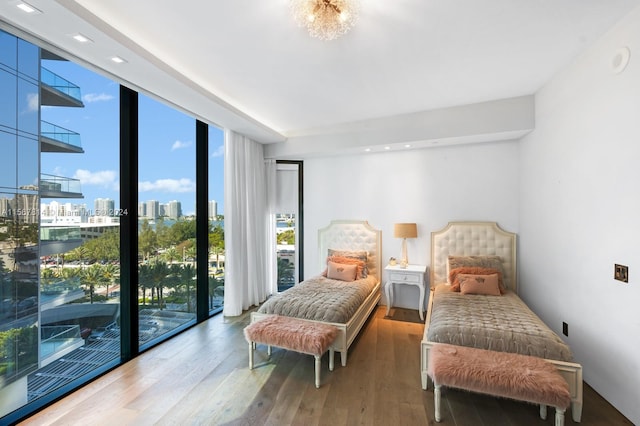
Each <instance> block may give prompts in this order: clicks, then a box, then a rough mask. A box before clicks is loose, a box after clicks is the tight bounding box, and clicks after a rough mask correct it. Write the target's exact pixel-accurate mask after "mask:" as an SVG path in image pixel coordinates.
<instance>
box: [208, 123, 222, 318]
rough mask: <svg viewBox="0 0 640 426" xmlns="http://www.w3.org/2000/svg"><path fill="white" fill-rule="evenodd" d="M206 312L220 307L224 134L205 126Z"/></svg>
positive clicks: (212, 127) (215, 128)
mask: <svg viewBox="0 0 640 426" xmlns="http://www.w3.org/2000/svg"><path fill="white" fill-rule="evenodd" d="M208 142H209V149H208V151H209V161H208V163H209V167H208V169H207V174H208V180H209V196H208V200H209V201H208V206H207V213H208V218H209V277H208V280H209V311H210V312H211V313H214V312H220V311H221V310H222V307H223V304H224V270H225V268H224V260H225V251H224V205H223V202H224V131H223V130H222V129H220V128H218V127H215V126H209V141H208Z"/></svg>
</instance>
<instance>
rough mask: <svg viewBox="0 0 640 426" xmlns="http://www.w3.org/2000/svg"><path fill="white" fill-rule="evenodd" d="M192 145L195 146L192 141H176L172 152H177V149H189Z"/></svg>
mask: <svg viewBox="0 0 640 426" xmlns="http://www.w3.org/2000/svg"><path fill="white" fill-rule="evenodd" d="M191 145H193V142H191V141H188V142H182V141H175V142H174V143H173V145H172V146H171V151H175V150H176V149H182V148H188V147H190V146H191Z"/></svg>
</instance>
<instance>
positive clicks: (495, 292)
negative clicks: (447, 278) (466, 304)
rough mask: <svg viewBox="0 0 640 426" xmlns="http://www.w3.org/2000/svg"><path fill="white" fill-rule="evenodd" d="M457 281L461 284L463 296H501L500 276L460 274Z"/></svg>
mask: <svg viewBox="0 0 640 426" xmlns="http://www.w3.org/2000/svg"><path fill="white" fill-rule="evenodd" d="M457 279H458V281H459V282H460V293H462V294H486V295H489V296H500V287H498V274H491V275H471V274H458V277H457Z"/></svg>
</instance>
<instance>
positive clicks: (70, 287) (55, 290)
mask: <svg viewBox="0 0 640 426" xmlns="http://www.w3.org/2000/svg"><path fill="white" fill-rule="evenodd" d="M80 289H82V284H81V282H80V278H79V277H72V278H67V279H60V278H40V291H41V292H42V294H46V295H55V294H62V293H67V292H70V291H75V290H80Z"/></svg>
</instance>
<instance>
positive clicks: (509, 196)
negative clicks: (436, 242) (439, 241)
mask: <svg viewBox="0 0 640 426" xmlns="http://www.w3.org/2000/svg"><path fill="white" fill-rule="evenodd" d="M517 161H518V143H517V142H496V143H484V144H477V145H466V146H452V147H440V148H429V149H421V150H411V151H409V150H405V151H399V152H385V153H374V154H367V153H363V154H362V155H348V156H340V157H324V158H311V159H306V160H305V161H304V197H305V198H304V230H305V234H304V250H305V251H304V273H305V278H308V277H310V276H313V275H317V274H318V273H319V272H320V265H319V259H320V254H319V253H318V244H317V241H318V240H317V234H318V229H320V228H323V227H325V226H327V225H328V224H329V222H330V221H331V220H335V219H358V220H367V221H369V223H370V224H371V225H372V226H374V227H376V228H378V229H381V230H382V249H383V255H382V259H383V264H386V262H387V260H388V259H389V257H391V256H393V257H396V258H399V257H400V251H401V240H399V239H396V238H393V224H394V223H396V222H415V223H417V224H418V238H416V239H411V240H407V251H408V255H409V261H410V262H411V263H421V264H426V265H428V264H429V256H430V253H429V249H430V242H431V239H430V238H431V236H430V233H431V231H434V230H437V229H440V228H443V227H444V226H445V225H446V224H447V222H449V221H454V220H489V221H497V222H498V223H499V224H500V225H501V226H503V227H504V228H505V229H508V230H510V231H515V232H517V231H518V229H517V219H518V211H517V208H518V167H517ZM396 288H397V292H396V298H397V303H395V305H397V306H402V307H409V308H414V309H415V307H416V298H417V297H418V290H417V288H415V287H412V286H396ZM383 302H384V303H386V301H384V300H383Z"/></svg>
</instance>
